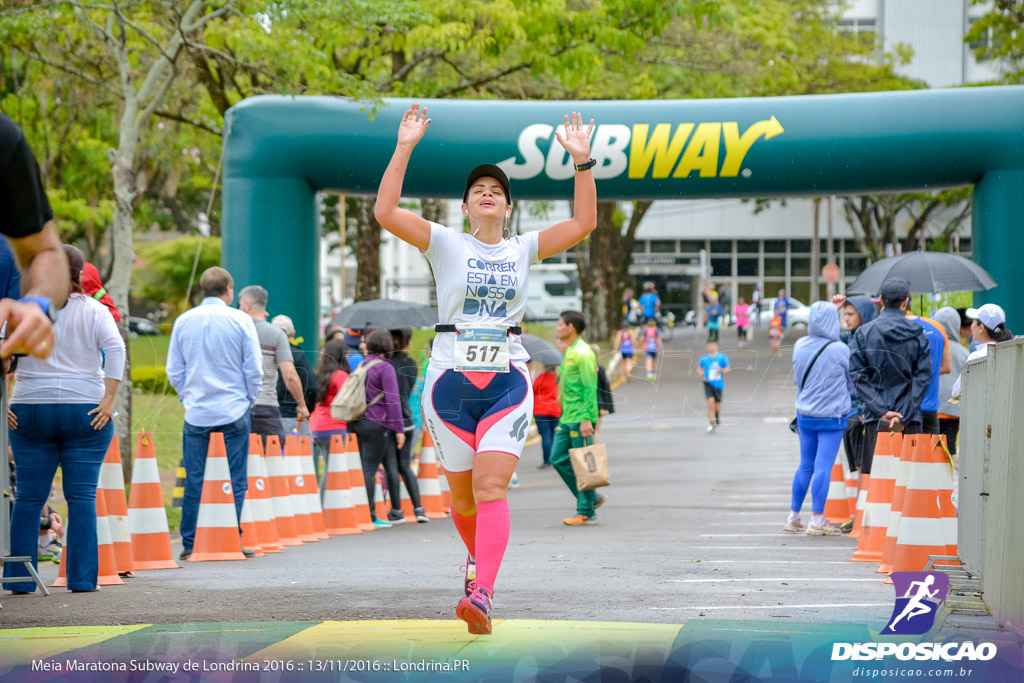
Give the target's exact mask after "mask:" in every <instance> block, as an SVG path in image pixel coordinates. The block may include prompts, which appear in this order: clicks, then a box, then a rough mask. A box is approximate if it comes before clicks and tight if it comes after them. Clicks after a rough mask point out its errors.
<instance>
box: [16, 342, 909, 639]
mask: <svg viewBox="0 0 1024 683" xmlns="http://www.w3.org/2000/svg"><path fill="white" fill-rule="evenodd" d="M723 337H724V338H725V341H724V342H723V350H724V351H725V352H726V353H727V354H728V355H729V357H730V360H731V361H732V364H733V368H734V371H733V372H732V373H731V374H729V375H728V376H727V383H726V392H725V399H726V402H725V405H724V410H723V417H722V422H723V426H722V428H721V429H720V431H719V432H718V433H716V434H714V435H708V434H707V433H705V419H704V417H703V401H704V398H703V391H702V388H701V384H700V379H699V376H698V375H697V373H695V372H693V371H692V369H693V367H694V366H695V365H696V361H697V359H698V358H699V356H700V354H701V353H702V352H703V345H702V343H701V341H700V339H698V333H697V332H695V331H689V332H683V333H682V334H679V333H677V335H676V339H674V340H673V341H672V342H670V343H669V344H667V345H666V347H667V348H666V354H665V358H664V359H663V363H662V367H661V368H660V379H659V381H658V382H657V383H654V384H649V383H646V382H644V381H634V382H632V383H631V384H626V385H623V386H621V387H620V388H619V389H618V390H617V392H616V394H617V395H616V405H617V411H618V412H616V413H615V415H613V416H611V417H610V418H608V419H606V421H605V423H604V424H603V425H602V430H601V436H602V439H603V440H604V441H606V442H607V444H608V448H609V453H610V457H611V463H612V465H611V467H612V477H613V480H614V484H613V486H612V487H611V488H610V489H609V490H608V493H609V495H610V498H609V502H608V503H607V505H605V507H603V508H602V509H601V512H600V525H598V526H594V527H585V528H569V527H565V526H564V525H563V524H562V522H561V520H562V518H563V517H566V516H569V515H570V514H573V513H574V506H573V504H572V501H571V500H570V498H569V495H568V493H567V491H566V490H565V488H564V486H563V484H562V483H561V480H560V479H559V478H558V476H557V474H555V473H554V472H553V471H552V470H550V469H547V470H538V469H536V465H537V464H539V463H540V460H541V457H540V448H539V445H533V446H530V447H529V448H528V449H527V451H526V452H525V454H524V456H523V463H522V465H521V466H520V472H519V474H520V481H521V482H522V484H521V486H520V487H519V488H518V489H515V490H513V491H511V492H510V496H509V498H510V505H511V508H512V520H513V521H512V537H511V542H510V545H509V548H508V552H507V553H506V556H505V563H504V565H503V567H502V571H501V574H500V576H499V577H498V584H497V596H496V600H495V618H506V619H543V620H548V619H554V620H584V621H606V622H607V621H625V622H648V623H662V624H680V623H684V622H687V620H693V619H701V618H706V619H708V620H711V619H726V620H735V619H749V620H758V621H760V622H765V621H767V622H774V623H778V624H787V623H795V622H816V623H823V622H833V623H847V624H863V625H867V626H870V627H871V628H874V629H878V628H880V627H881V626H882V625H883V624H884V623H885V619H886V618H887V617H888V616H889V613H890V611H891V609H892V604H893V593H892V588H891V587H889V586H888V585H885V584H883V583H881V581H880V575H878V574H876V573H874V569H875V567H874V565H870V564H864V563H855V562H849V561H848V559H849V557H850V554H851V552H852V550H853V547H854V542H853V541H851V540H850V539H847V538H845V537H841V538H811V537H807V536H803V535H791V534H786V533H784V532H782V530H781V526H782V523H783V521H784V519H785V515H786V512H787V509H788V504H789V488H790V482H791V479H792V474H793V471H794V469H795V466H796V462H797V459H798V456H797V449H796V439H795V437H794V436H793V435H792V434H791V433H790V432H789V431H788V429H787V423H788V421H789V419H790V417H791V415H792V410H793V409H792V403H793V399H794V396H795V390H794V389H793V387H792V379H791V378H790V372H791V365H790V359H791V356H790V353H789V349H787V348H784V349H783V351H782V353H781V354H780V355H779V356H778V357H776V358H774V359H773V358H771V356H770V354H769V353H768V351H767V342H766V340H765V339H764V338H763V336H762V337H760V338H758V339H755V341H754V344H753V346H752V348H750V349H746V350H743V351H739V350H737V349H736V348H735V341H734V340H735V335H734V333H733V331H732V330H728V331H726V332H725V333H724V334H723ZM792 341H793V339H787V341H786V344H790V343H791V342H792ZM809 505H810V503H809V501H808V502H807V503H806V504H805V508H804V512H805V517H806V516H807V515H809ZM463 554H464V551H463V550H462V545H461V543H460V541H459V540H458V537H457V535H456V533H455V530H454V528H453V526H452V524H451V523H450V522H449V521H446V520H435V521H432V522H430V523H429V524H405V525H402V526H397V527H395V528H392V529H388V530H380V531H374V532H372V533H364V534H362V535H359V536H346V537H335V538H331V539H329V540H326V541H322V542H320V543H315V544H309V545H306V546H301V547H297V548H290V549H288V550H287V551H286V552H284V553H279V554H276V555H270V556H266V557H263V558H257V559H254V560H249V561H246V562H221V563H217V562H209V563H184V564H186V565H187V566H185V567H184V568H182V569H180V570H164V571H149V572H140V573H139V576H138V577H137V578H134V579H131V580H130V581H129V582H128V583H127V584H126V585H124V586H111V587H107V588H104V589H103V590H102V591H101V592H99V593H92V594H74V595H72V594H70V593H68V592H66V591H65V590H64V589H54V590H55V592H54V594H53V595H51V596H50V597H48V598H41V597H37V596H6V597H4V598H3V610H2V612H0V617H2V621H3V625H4V627H7V628H12V627H21V626H57V625H66V624H92V625H103V624H142V623H156V624H162V623H168V624H169V623H182V622H214V621H234V622H244V621H270V620H292V621H296V620H309V621H320V620H325V619H329V620H334V619H337V620H356V619H451V618H453V612H454V607H455V604H456V602H457V601H458V599H459V597H460V594H461V590H462V578H461V574H460V572H459V570H458V566H459V564H460V563H461V559H462V557H463ZM56 570H57V567H56V565H45V566H44V567H42V571H41V573H42V574H43V575H44V577H45V578H48V579H52V577H54V576H55V575H56ZM691 625H692V624H691Z"/></svg>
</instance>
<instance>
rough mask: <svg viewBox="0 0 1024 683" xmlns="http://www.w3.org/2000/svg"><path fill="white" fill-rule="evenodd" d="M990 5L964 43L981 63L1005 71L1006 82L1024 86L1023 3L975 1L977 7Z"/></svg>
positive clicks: (1000, 0) (1004, 80)
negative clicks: (988, 63) (1023, 84)
mask: <svg viewBox="0 0 1024 683" xmlns="http://www.w3.org/2000/svg"><path fill="white" fill-rule="evenodd" d="M989 2H991V7H990V8H989V10H988V12H986V13H985V14H984V15H983V16H981V17H979V18H978V19H976V20H975V21H974V22H973V23H972V24H971V27H970V30H968V31H967V35H965V36H964V42H965V43H968V44H970V46H971V51H972V52H974V57H975V58H976V59H977V60H978V61H979V62H994V63H996V65H997V66H999V67H1000V68H1001V69H1002V70H1003V72H1004V73H1003V77H1002V82H1003V83H1007V84H1019V83H1024V30H1021V29H1024V2H1021V1H1020V0H985V1H984V2H983V1H982V0H974V4H975V5H983V4H988V3H989Z"/></svg>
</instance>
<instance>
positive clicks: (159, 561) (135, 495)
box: [128, 432, 180, 569]
mask: <svg viewBox="0 0 1024 683" xmlns="http://www.w3.org/2000/svg"><path fill="white" fill-rule="evenodd" d="M128 526H129V527H130V528H131V533H132V559H133V560H134V561H135V568H136V569H180V567H179V566H178V563H177V562H175V561H174V551H173V550H171V533H170V529H169V528H168V526H167V509H166V508H165V507H164V494H163V489H162V488H161V486H160V468H159V467H158V466H157V462H156V451H155V450H154V449H153V436H152V435H151V434H150V433H149V432H145V433H142V434H139V438H138V441H137V442H136V444H135V463H134V465H133V466H132V490H131V493H130V494H129V496H128Z"/></svg>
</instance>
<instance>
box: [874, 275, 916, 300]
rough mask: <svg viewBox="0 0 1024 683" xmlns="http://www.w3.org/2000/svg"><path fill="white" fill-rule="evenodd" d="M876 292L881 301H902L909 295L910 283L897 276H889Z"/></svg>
mask: <svg viewBox="0 0 1024 683" xmlns="http://www.w3.org/2000/svg"><path fill="white" fill-rule="evenodd" d="M878 294H879V295H880V296H881V297H882V301H903V300H905V299H906V298H907V297H909V296H910V283H909V282H907V281H906V280H904V279H903V278H899V277H891V278H889V279H887V280H886V281H885V282H883V283H882V287H881V288H880V289H879V291H878Z"/></svg>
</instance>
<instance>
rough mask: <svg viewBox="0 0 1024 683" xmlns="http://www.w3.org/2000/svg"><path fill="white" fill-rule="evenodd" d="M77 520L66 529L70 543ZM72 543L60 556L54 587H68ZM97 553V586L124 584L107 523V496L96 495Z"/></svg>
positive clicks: (52, 585) (69, 523)
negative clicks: (68, 565) (72, 527)
mask: <svg viewBox="0 0 1024 683" xmlns="http://www.w3.org/2000/svg"><path fill="white" fill-rule="evenodd" d="M74 521H75V520H73V519H69V520H68V525H67V526H66V527H65V529H64V537H65V538H66V539H68V540H69V541H70V539H71V536H70V534H71V533H72V529H71V525H72V523H73V522H74ZM70 545H71V544H70V543H67V544H65V546H64V551H63V552H61V554H60V568H59V569H58V570H57V579H56V580H55V581H54V582H53V583H51V584H50V586H51V587H54V586H57V587H59V586H66V585H68V579H67V563H68V562H69V561H71V559H72V558H71V552H70ZM96 551H97V554H98V559H99V570H98V571H97V574H96V585H97V586H116V585H118V584H122V583H124V581H122V580H121V577H120V576H119V575H118V573H117V557H116V556H115V555H114V540H113V538H112V537H111V536H110V524H108V523H107V505H106V500H105V496H103V495H99V491H97V495H96Z"/></svg>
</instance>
